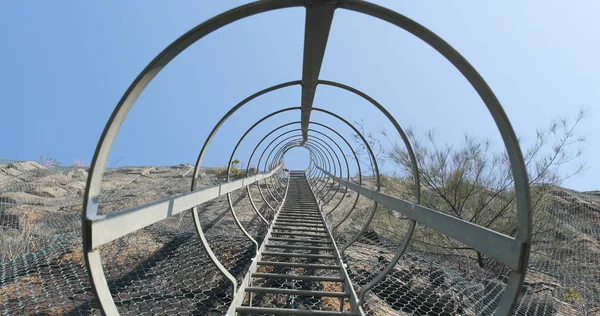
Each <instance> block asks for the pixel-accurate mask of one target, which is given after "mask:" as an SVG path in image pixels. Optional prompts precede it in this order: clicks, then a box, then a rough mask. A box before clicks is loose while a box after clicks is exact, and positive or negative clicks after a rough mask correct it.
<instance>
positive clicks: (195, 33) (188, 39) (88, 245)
mask: <svg viewBox="0 0 600 316" xmlns="http://www.w3.org/2000/svg"><path fill="white" fill-rule="evenodd" d="M311 3H312V1H310V0H309V1H305V0H265V1H260V2H254V3H250V4H247V5H243V6H240V7H238V8H235V9H232V10H230V11H227V12H225V13H223V14H220V15H218V16H216V17H214V18H212V19H210V20H208V21H206V22H204V23H202V24H200V25H199V26H197V27H195V28H194V29H192V30H190V31H189V32H187V33H186V34H184V35H183V36H182V37H180V38H179V39H177V40H176V41H175V42H173V43H172V44H171V45H169V46H168V47H167V48H166V49H165V50H164V51H163V52H161V53H160V54H159V55H158V56H157V57H156V58H155V59H154V60H153V61H152V62H151V63H150V64H149V65H148V66H147V67H146V68H145V69H144V70H143V71H142V72H141V73H140V75H139V76H138V77H137V78H136V79H135V80H134V82H133V83H132V84H131V86H130V87H129V89H128V90H127V91H126V92H125V94H124V95H123V97H122V98H121V100H120V101H119V103H118V104H117V106H116V108H115V110H114V112H113V113H112V115H111V117H110V119H109V120H108V122H107V125H106V127H105V129H104V131H103V133H102V136H101V137H100V140H99V142H98V145H97V147H96V151H95V153H94V157H93V160H92V163H91V166H90V169H89V176H88V180H87V185H86V189H85V195H84V205H83V214H82V239H83V252H84V255H85V261H86V266H87V270H88V273H89V275H90V279H91V283H92V287H93V289H94V292H95V293H96V295H97V296H98V298H99V301H100V304H101V307H102V311H103V312H104V313H107V314H111V315H112V314H117V313H118V311H117V308H116V306H115V303H114V301H113V299H112V297H111V294H110V290H109V288H108V285H107V283H106V279H105V276H104V271H103V268H102V260H101V257H100V251H99V250H98V249H96V247H94V240H93V238H94V231H93V222H94V221H96V220H99V219H101V218H102V216H99V215H98V201H99V197H100V191H101V184H102V179H103V173H104V170H105V168H106V161H107V158H108V155H109V152H110V149H111V147H112V144H113V142H114V140H115V137H116V135H117V133H118V131H119V129H120V127H121V125H122V123H123V121H124V120H125V117H126V116H127V114H128V112H129V111H130V109H131V108H132V107H133V104H134V103H135V101H136V100H137V98H138V97H139V95H140V94H141V93H142V92H143V90H144V89H145V88H146V86H147V85H148V84H149V83H150V81H151V80H152V79H153V78H154V77H155V76H156V75H157V74H158V73H159V72H160V71H161V70H162V68H164V67H165V66H166V65H167V64H168V63H169V62H170V61H171V60H172V59H173V58H175V57H176V56H177V55H178V54H179V53H181V52H182V51H183V50H185V49H186V48H188V47H189V46H190V45H192V44H193V43H195V42H196V41H198V40H199V39H201V38H203V37H204V36H206V35H207V34H210V33H212V32H213V31H215V30H217V29H219V28H221V27H223V26H225V25H228V24H230V23H233V22H235V21H238V20H240V19H243V18H245V17H248V16H252V15H255V14H258V13H263V12H267V11H272V10H277V9H282V8H290V7H298V6H308V5H311ZM337 6H338V7H339V8H343V9H347V10H351V11H355V12H359V13H363V14H366V15H370V16H372V17H375V18H378V19H381V20H384V21H387V22H389V23H391V24H393V25H395V26H398V27H400V28H402V29H404V30H406V31H407V32H410V33H411V34H413V35H415V36H416V37H418V38H420V39H421V40H423V41H424V42H426V43H427V44H428V45H430V46H431V47H432V48H434V49H435V50H437V51H438V52H439V53H440V54H442V55H443V56H444V57H446V58H447V59H448V60H449V61H450V62H451V63H452V64H453V65H454V66H455V67H456V68H457V69H458V70H459V71H460V72H461V73H462V75H463V76H464V77H465V78H466V79H467V80H468V81H469V83H470V84H471V85H472V86H473V88H474V89H475V91H476V92H477V93H478V94H479V96H480V97H481V99H482V100H483V102H484V104H485V105H486V107H487V108H488V110H489V112H490V114H491V115H492V117H493V119H494V122H495V123H496V125H497V127H498V129H499V131H500V134H501V136H502V140H503V142H504V145H505V148H506V151H507V153H508V157H509V161H510V166H511V171H512V174H513V177H514V186H515V192H516V201H517V223H518V226H517V230H516V236H515V239H516V240H518V241H519V242H520V243H521V244H522V245H523V247H522V249H523V251H522V253H521V254H520V258H519V264H518V268H517V269H515V270H512V271H511V273H510V275H509V279H508V283H507V285H506V288H505V290H504V293H503V294H502V298H501V301H500V305H499V307H498V309H497V310H496V314H498V315H508V314H509V313H510V312H511V311H512V309H513V307H514V304H515V302H516V299H517V297H518V295H519V292H520V288H521V286H522V284H523V281H524V278H525V271H526V269H527V265H528V261H529V250H530V245H531V212H530V209H531V205H530V203H531V202H530V193H529V185H528V177H527V172H526V167H525V163H524V160H523V156H522V153H521V149H520V147H519V145H518V141H517V138H516V135H515V133H514V130H513V129H512V126H511V124H510V122H509V120H508V118H507V117H506V114H505V113H504V111H503V109H502V107H501V105H500V103H499V101H498V100H497V98H496V97H495V95H494V94H493V92H492V91H491V89H490V88H489V86H488V85H487V84H486V82H485V81H484V80H483V79H482V78H481V76H480V75H479V74H478V73H477V71H476V70H475V69H474V68H473V67H472V66H471V65H470V64H469V63H468V62H467V61H466V60H465V59H464V58H463V57H462V56H461V55H460V54H459V53H458V52H456V51H455V50H454V49H453V48H452V47H451V46H450V45H448V44H447V43H446V42H444V41H443V40H442V39H441V38H439V37H438V36H436V35H435V34H434V33H432V32H431V31H429V30H428V29H426V28H425V27H423V26H421V25H420V24H418V23H416V22H414V21H412V20H410V19H408V18H407V17H405V16H403V15H401V14H399V13H396V12H394V11H391V10H389V9H386V8H383V7H380V6H377V5H375V4H372V3H368V2H363V1H359V0H340V1H338V2H337ZM284 85H285V84H284ZM290 85H292V84H290ZM267 92H268V91H267ZM314 110H316V109H314ZM234 111H235V110H234ZM388 118H389V117H388ZM220 124H222V122H220ZM219 126H220V125H219ZM217 128H218V127H217ZM211 137H212V134H211ZM403 138H404V135H403ZM405 141H406V140H405ZM202 152H204V150H203V151H202ZM201 160H202V157H199V161H201ZM197 167H198V164H197ZM197 172H198V170H195V171H194V178H193V180H192V189H195V188H196V177H197ZM414 172H418V170H416V169H415V170H414ZM377 173H378V172H377ZM418 178H419V177H418V173H415V179H418ZM417 181H418V180H417ZM417 188H419V186H417ZM194 221H195V223H196V229H197V231H198V233H199V235H200V238H201V239H202V245H203V247H204V249H205V251H206V252H207V253H208V255H209V256H210V257H211V259H213V263H214V264H215V265H216V266H217V267H218V268H219V269H221V270H222V271H223V270H225V269H224V267H223V266H222V265H220V263H219V262H218V260H216V257H215V255H214V253H213V252H212V250H211V249H210V247H207V245H208V243H207V241H206V240H205V238H204V235H203V232H202V228H201V227H200V226H199V225H198V223H199V218H198V214H197V212H194ZM413 227H414V226H413ZM409 237H410V236H409ZM225 276H226V277H227V278H228V279H229V280H230V281H231V282H232V283H233V292H234V293H235V286H236V280H235V278H234V277H233V276H232V275H231V274H228V273H225Z"/></svg>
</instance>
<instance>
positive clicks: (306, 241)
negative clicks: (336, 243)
mask: <svg viewBox="0 0 600 316" xmlns="http://www.w3.org/2000/svg"><path fill="white" fill-rule="evenodd" d="M269 241H288V242H305V243H311V244H331V241H329V240H327V241H325V240H309V239H298V238H282V237H271V238H269Z"/></svg>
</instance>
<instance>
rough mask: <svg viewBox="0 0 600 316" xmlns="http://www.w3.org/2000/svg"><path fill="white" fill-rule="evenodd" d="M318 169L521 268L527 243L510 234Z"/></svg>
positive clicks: (489, 254) (473, 246) (356, 189)
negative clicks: (522, 253)
mask: <svg viewBox="0 0 600 316" xmlns="http://www.w3.org/2000/svg"><path fill="white" fill-rule="evenodd" d="M317 168H319V169H320V170H321V171H323V172H324V173H325V174H326V175H328V176H329V177H330V178H331V179H333V180H334V181H336V182H338V183H340V184H342V185H344V186H346V187H348V188H349V189H351V190H353V191H355V192H357V193H359V194H360V195H362V196H364V197H366V198H368V199H371V200H373V201H375V202H378V203H381V204H383V205H385V206H387V207H389V208H390V209H392V210H394V211H396V212H399V213H401V214H402V215H405V216H407V217H408V218H411V219H414V220H415V221H417V222H418V223H419V224H422V225H425V226H428V227H431V228H433V229H435V230H437V231H439V232H440V233H442V234H444V235H446V236H448V237H450V238H452V239H455V240H457V241H459V242H461V243H463V244H465V245H466V246H468V247H472V248H474V249H477V250H479V251H480V252H482V253H484V254H486V255H488V256H490V257H492V258H494V259H496V260H498V261H499V262H500V263H502V264H505V265H507V266H508V267H510V268H511V269H512V270H514V271H519V270H520V269H521V264H520V257H521V252H522V251H523V249H524V247H525V244H524V243H522V242H520V241H518V240H516V239H514V238H512V237H510V236H507V235H504V234H501V233H499V232H496V231H493V230H491V229H487V228H485V227H481V226H479V225H476V224H473V223H471V222H468V221H465V220H462V219H460V218H456V217H453V216H450V215H447V214H444V213H442V212H439V211H436V210H432V209H429V208H426V207H423V206H420V205H418V204H414V203H411V202H408V201H405V200H402V199H398V198H395V197H392V196H389V195H386V194H383V193H380V192H377V191H374V190H371V189H368V188H365V187H363V186H361V185H358V184H356V183H352V182H349V181H346V180H344V179H340V178H338V177H336V176H334V175H332V174H331V173H329V172H327V171H325V170H323V169H322V168H320V167H317Z"/></svg>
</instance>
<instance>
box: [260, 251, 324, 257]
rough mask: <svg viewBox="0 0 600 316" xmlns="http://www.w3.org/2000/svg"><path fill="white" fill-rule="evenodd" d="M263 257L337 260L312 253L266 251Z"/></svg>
mask: <svg viewBox="0 0 600 316" xmlns="http://www.w3.org/2000/svg"><path fill="white" fill-rule="evenodd" d="M262 254H263V256H274V257H290V258H311V259H335V256H332V255H318V254H312V253H292V252H270V251H264V252H263V253H262Z"/></svg>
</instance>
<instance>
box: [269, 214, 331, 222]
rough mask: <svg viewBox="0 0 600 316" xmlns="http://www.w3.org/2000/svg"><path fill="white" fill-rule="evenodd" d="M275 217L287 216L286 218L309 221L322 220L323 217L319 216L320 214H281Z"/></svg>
mask: <svg viewBox="0 0 600 316" xmlns="http://www.w3.org/2000/svg"><path fill="white" fill-rule="evenodd" d="M277 218H287V219H302V220H309V221H322V220H323V219H322V218H321V216H304V215H298V216H296V215H281V216H277Z"/></svg>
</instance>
